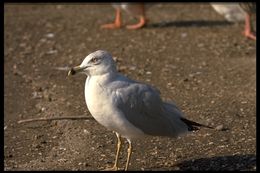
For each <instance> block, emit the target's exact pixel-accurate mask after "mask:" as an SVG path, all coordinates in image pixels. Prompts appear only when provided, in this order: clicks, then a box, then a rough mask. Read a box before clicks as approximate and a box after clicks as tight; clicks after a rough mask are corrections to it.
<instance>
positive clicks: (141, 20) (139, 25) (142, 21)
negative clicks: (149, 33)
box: [126, 5, 147, 29]
mask: <svg viewBox="0 0 260 173" xmlns="http://www.w3.org/2000/svg"><path fill="white" fill-rule="evenodd" d="M146 23H147V19H146V17H145V9H144V5H142V6H141V15H140V17H139V23H137V24H134V25H127V26H126V28H127V29H139V28H142V27H143V26H145V24H146Z"/></svg>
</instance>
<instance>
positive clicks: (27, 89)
mask: <svg viewBox="0 0 260 173" xmlns="http://www.w3.org/2000/svg"><path fill="white" fill-rule="evenodd" d="M147 16H148V17H149V24H148V25H147V27H145V28H143V29H140V30H134V31H132V30H127V29H125V28H122V29H118V30H102V29H100V25H102V24H104V23H108V22H111V21H112V20H113V19H114V9H113V8H112V7H111V6H110V5H108V4H48V5H47V4H5V5H4V169H5V170H103V169H105V168H107V167H109V166H112V165H113V162H114V157H115V148H116V137H115V135H114V134H113V133H112V132H111V131H108V130H107V129H106V128H104V127H103V126H101V125H100V124H98V123H97V122H96V121H95V120H93V119H89V120H56V121H40V122H31V123H23V124H18V123H17V121H19V120H22V119H28V118H40V117H54V116H79V115H85V116H90V113H89V112H88V110H87V107H86V104H85V100H84V95H83V94H84V82H85V78H86V77H85V76H84V75H77V76H75V77H67V71H66V70H62V69H66V67H72V66H75V65H79V64H80V63H81V62H82V60H83V59H84V57H85V56H86V55H87V54H89V53H91V52H93V51H95V50H98V49H104V50H107V51H109V52H111V54H112V55H113V56H114V57H115V58H116V60H117V65H118V69H119V71H120V72H121V73H123V74H125V75H127V76H129V77H130V78H133V79H135V80H138V81H142V82H145V83H148V84H151V85H153V86H156V87H157V88H158V89H159V90H160V91H161V95H162V97H163V98H164V99H165V100H174V101H175V102H176V103H177V105H178V106H179V107H180V108H181V109H182V110H183V112H184V113H185V115H186V117H187V118H189V119H191V120H194V121H197V122H200V123H203V124H207V125H211V126H214V127H216V129H213V130H210V129H201V130H200V131H197V132H193V133H190V134H187V135H185V136H182V137H179V138H177V139H170V138H162V137H152V138H145V139H139V140H136V141H134V142H133V146H134V149H133V155H132V159H131V164H130V170H256V43H255V42H254V41H252V40H248V39H246V38H244V37H243V36H242V34H241V33H242V31H243V29H244V23H238V24H232V23H228V22H226V21H225V19H224V18H223V17H222V16H220V15H219V14H217V13H216V12H215V11H214V10H213V9H212V8H211V7H210V6H209V4H206V3H205V4H203V3H187V4H183V3H178V4H174V3H164V4H155V5H154V6H151V7H150V9H149V10H148V11H147ZM123 19H124V25H125V24H126V23H127V24H130V23H134V22H136V19H132V18H130V17H129V16H127V15H126V14H125V13H124V14H123ZM124 144H126V143H124ZM126 146H127V145H124V147H123V150H122V152H121V155H120V160H119V161H120V167H121V168H123V167H124V164H125V161H126Z"/></svg>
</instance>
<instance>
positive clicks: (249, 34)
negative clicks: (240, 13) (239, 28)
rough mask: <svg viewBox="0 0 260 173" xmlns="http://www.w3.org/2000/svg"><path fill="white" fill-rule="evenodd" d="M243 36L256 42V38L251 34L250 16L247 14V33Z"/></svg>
mask: <svg viewBox="0 0 260 173" xmlns="http://www.w3.org/2000/svg"><path fill="white" fill-rule="evenodd" d="M243 34H244V35H245V36H246V37H248V38H250V39H253V40H256V36H255V35H254V34H253V33H252V32H251V24H250V15H249V14H246V18H245V31H244V32H243Z"/></svg>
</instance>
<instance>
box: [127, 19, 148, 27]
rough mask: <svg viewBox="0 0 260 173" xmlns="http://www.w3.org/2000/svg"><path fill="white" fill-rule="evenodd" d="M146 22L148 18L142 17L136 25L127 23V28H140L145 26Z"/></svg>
mask: <svg viewBox="0 0 260 173" xmlns="http://www.w3.org/2000/svg"><path fill="white" fill-rule="evenodd" d="M146 23H147V19H145V18H144V17H141V18H140V21H139V23H137V24H134V25H127V26H126V28H127V29H139V28H142V27H144V26H145V25H146Z"/></svg>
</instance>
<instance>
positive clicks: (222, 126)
mask: <svg viewBox="0 0 260 173" xmlns="http://www.w3.org/2000/svg"><path fill="white" fill-rule="evenodd" d="M223 129H224V125H223V124H221V125H218V126H217V127H216V130H220V131H221V130H223Z"/></svg>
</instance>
